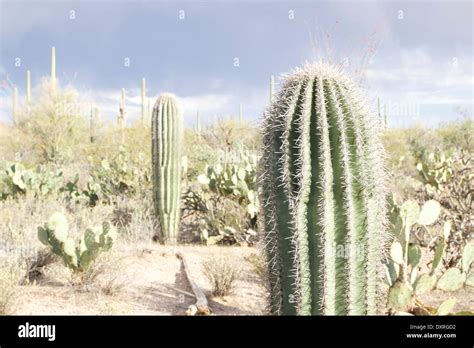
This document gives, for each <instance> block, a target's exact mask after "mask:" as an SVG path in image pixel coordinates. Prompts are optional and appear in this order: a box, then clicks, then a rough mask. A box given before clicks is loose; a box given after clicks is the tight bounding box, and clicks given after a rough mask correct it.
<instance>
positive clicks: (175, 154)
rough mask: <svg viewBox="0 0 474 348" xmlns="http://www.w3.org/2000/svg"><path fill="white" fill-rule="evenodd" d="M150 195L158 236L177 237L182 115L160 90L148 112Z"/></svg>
mask: <svg viewBox="0 0 474 348" xmlns="http://www.w3.org/2000/svg"><path fill="white" fill-rule="evenodd" d="M151 131H152V163H153V164H152V165H153V198H154V201H155V210H156V212H157V214H158V219H159V221H160V225H161V232H162V236H161V237H162V240H163V242H164V243H167V244H176V243H177V241H178V230H179V219H180V200H181V170H182V168H181V157H182V149H181V146H182V142H183V119H182V116H181V113H180V111H179V108H178V104H177V101H176V98H175V96H174V95H172V94H168V93H166V94H163V95H161V96H160V97H159V98H158V100H157V101H156V104H155V107H154V108H153V115H152V127H151Z"/></svg>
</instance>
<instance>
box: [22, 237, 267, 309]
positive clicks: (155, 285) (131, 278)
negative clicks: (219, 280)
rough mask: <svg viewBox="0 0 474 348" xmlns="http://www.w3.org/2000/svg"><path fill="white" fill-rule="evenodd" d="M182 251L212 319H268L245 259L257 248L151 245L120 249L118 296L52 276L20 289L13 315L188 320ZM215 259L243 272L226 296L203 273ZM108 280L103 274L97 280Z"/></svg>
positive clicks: (188, 298)
mask: <svg viewBox="0 0 474 348" xmlns="http://www.w3.org/2000/svg"><path fill="white" fill-rule="evenodd" d="M178 251H180V252H181V253H183V254H184V255H185V257H186V261H187V263H188V266H189V268H190V270H191V273H192V274H193V278H194V281H195V282H196V283H197V284H198V286H199V287H200V288H201V289H203V291H204V293H205V294H206V297H207V299H208V301H209V306H210V309H211V311H212V314H215V315H261V314H265V289H264V287H263V285H262V281H261V280H260V278H259V276H258V275H256V274H255V271H254V267H253V266H252V264H251V263H249V262H248V261H246V260H245V257H246V256H248V255H250V254H252V253H257V250H256V249H254V248H251V247H206V246H179V247H165V246H159V245H150V244H147V245H143V246H142V247H140V246H134V247H133V249H132V248H127V247H122V248H119V249H116V251H115V253H116V254H117V255H116V256H118V261H117V262H118V264H117V266H118V267H119V272H118V276H119V278H120V279H119V280H118V281H119V282H122V284H123V287H122V288H121V289H119V290H118V291H117V293H116V294H113V295H106V294H104V293H103V291H101V290H100V289H97V288H95V287H94V286H90V287H86V288H84V287H77V286H71V285H69V284H68V282H67V281H58V280H56V279H54V277H53V276H51V275H50V274H49V273H52V272H49V273H48V274H46V275H45V276H44V277H43V279H40V280H38V281H37V282H36V284H33V285H25V286H22V287H21V288H22V289H21V291H20V295H19V296H20V297H19V299H18V301H17V302H18V305H17V308H16V310H15V313H14V314H17V315H29V314H35V315H61V314H64V315H72V314H81V315H87V314H89V315H94V314H104V315H105V314H112V315H113V314H123V315H185V313H186V310H187V309H188V307H189V306H190V305H192V304H194V303H195V302H196V300H195V298H194V296H193V294H192V289H191V287H190V285H189V284H188V281H187V278H186V275H185V271H184V268H183V267H182V263H181V261H180V260H179V259H178V258H177V257H176V252H178ZM216 254H221V255H223V256H225V257H226V259H227V260H228V261H230V262H232V263H233V264H235V265H236V266H237V267H238V268H239V269H240V270H241V272H240V276H239V278H238V279H237V280H236V281H235V285H234V286H233V290H232V292H231V293H230V294H229V295H228V296H225V297H214V296H213V295H212V288H211V285H210V284H209V282H208V280H207V278H206V277H205V276H204V274H203V272H202V261H203V260H204V259H206V258H207V257H208V256H211V255H216ZM57 266H58V267H62V268H64V267H63V266H62V265H57ZM106 275H107V271H104V274H100V275H99V276H98V279H99V277H100V276H106ZM56 278H58V277H56ZM59 278H60V277H59Z"/></svg>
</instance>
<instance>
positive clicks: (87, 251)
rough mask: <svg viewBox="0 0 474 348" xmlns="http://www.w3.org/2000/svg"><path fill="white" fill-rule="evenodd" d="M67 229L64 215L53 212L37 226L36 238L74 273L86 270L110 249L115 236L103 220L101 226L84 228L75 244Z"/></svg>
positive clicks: (114, 232)
mask: <svg viewBox="0 0 474 348" xmlns="http://www.w3.org/2000/svg"><path fill="white" fill-rule="evenodd" d="M68 231H69V224H68V222H67V219H66V217H65V216H64V215H63V214H61V213H55V214H53V215H52V216H51V217H50V219H49V221H48V222H47V223H45V224H44V226H40V227H38V238H39V240H40V242H41V243H42V244H44V245H46V246H47V247H49V248H50V249H51V251H52V252H53V253H54V254H56V255H58V256H59V257H61V259H62V260H63V262H64V264H65V265H66V266H67V267H68V268H70V269H71V270H72V271H73V272H74V273H81V272H85V271H87V270H88V269H89V267H90V266H91V265H92V263H93V262H94V261H95V260H96V259H97V257H98V256H99V254H100V253H101V252H103V251H108V250H110V248H111V247H112V245H113V243H114V241H115V239H116V236H117V234H116V231H115V229H114V228H113V227H112V226H111V225H110V224H109V223H107V222H104V223H103V224H102V226H97V227H93V228H88V229H86V231H85V233H84V235H83V236H82V238H81V241H80V243H79V245H78V246H76V244H75V242H74V239H73V238H71V237H69V236H68Z"/></svg>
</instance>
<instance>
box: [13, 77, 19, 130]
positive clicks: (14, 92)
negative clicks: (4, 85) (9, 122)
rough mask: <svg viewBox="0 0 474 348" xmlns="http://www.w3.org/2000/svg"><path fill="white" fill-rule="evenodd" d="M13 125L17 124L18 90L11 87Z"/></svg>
mask: <svg viewBox="0 0 474 348" xmlns="http://www.w3.org/2000/svg"><path fill="white" fill-rule="evenodd" d="M12 114H13V124H17V123H18V88H17V87H16V86H15V87H13V108H12Z"/></svg>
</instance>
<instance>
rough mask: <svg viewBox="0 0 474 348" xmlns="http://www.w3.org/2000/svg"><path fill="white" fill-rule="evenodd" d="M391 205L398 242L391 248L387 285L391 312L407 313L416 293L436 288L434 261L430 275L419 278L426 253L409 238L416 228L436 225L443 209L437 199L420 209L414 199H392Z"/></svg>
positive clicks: (440, 254)
mask: <svg viewBox="0 0 474 348" xmlns="http://www.w3.org/2000/svg"><path fill="white" fill-rule="evenodd" d="M390 204H391V207H390V211H391V218H390V220H391V227H392V228H391V231H392V234H393V236H394V237H395V241H394V242H393V243H392V245H391V248H390V256H391V259H390V260H388V263H387V265H386V267H387V271H386V274H387V282H388V284H389V285H390V289H389V296H388V305H389V307H390V308H391V309H395V310H398V311H406V310H408V309H409V306H411V305H412V304H413V301H411V300H412V297H413V295H414V293H416V294H418V295H419V294H422V293H425V292H427V291H429V290H431V289H433V287H434V285H435V283H436V276H435V275H434V270H435V268H436V267H437V264H435V262H433V267H434V268H433V272H432V273H431V274H429V275H428V274H421V275H418V270H419V264H420V261H421V259H422V256H423V252H422V249H421V248H420V247H419V246H418V245H414V244H410V235H411V232H412V229H413V228H414V227H415V226H421V227H424V228H427V226H430V225H432V224H434V223H435V222H436V220H437V219H438V218H439V215H440V206H439V203H438V202H436V201H434V200H430V201H427V202H425V204H424V205H423V207H422V208H421V209H420V206H419V205H418V203H417V202H415V201H411V200H408V201H406V202H404V203H403V204H401V205H398V204H397V202H396V200H395V199H394V197H393V196H392V197H391V200H390ZM443 251H444V249H441V248H440V250H439V251H438V254H437V255H438V256H437V257H438V258H439V261H440V260H441V258H442V255H443ZM435 261H436V260H435ZM439 261H438V263H439ZM397 268H399V272H397V273H396V276H395V277H394V276H393V275H394V274H393V273H394V272H393V270H394V269H397ZM413 290H414V291H413Z"/></svg>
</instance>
